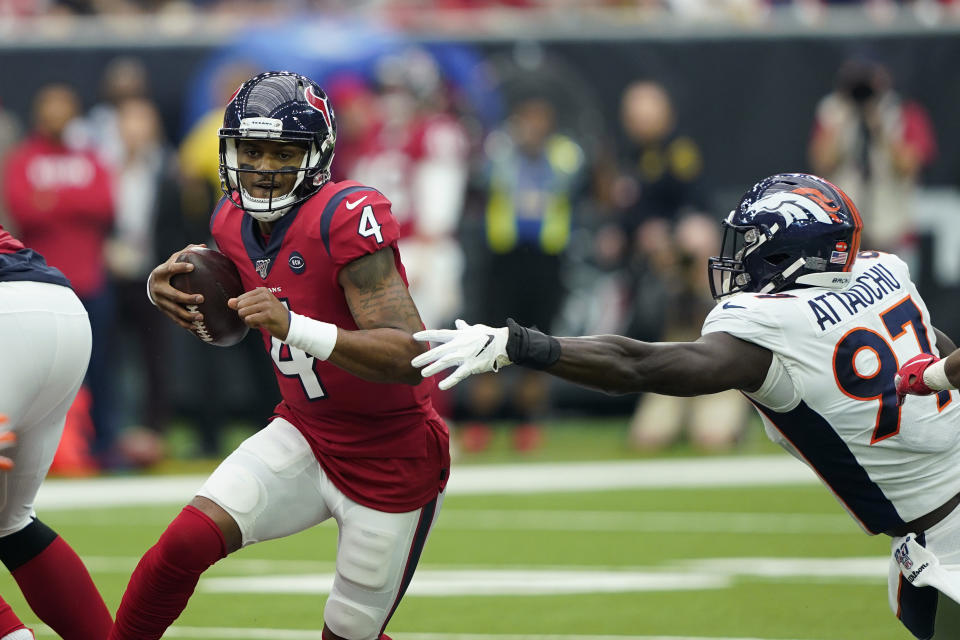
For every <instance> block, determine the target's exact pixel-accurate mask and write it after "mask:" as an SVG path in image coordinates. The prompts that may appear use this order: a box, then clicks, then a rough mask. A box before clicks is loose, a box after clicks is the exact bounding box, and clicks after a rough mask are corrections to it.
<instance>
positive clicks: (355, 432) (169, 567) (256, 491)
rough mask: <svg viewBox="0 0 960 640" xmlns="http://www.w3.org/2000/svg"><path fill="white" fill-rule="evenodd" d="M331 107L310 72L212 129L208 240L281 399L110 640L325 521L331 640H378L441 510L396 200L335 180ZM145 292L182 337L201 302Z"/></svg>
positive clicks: (185, 524)
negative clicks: (257, 337)
mask: <svg viewBox="0 0 960 640" xmlns="http://www.w3.org/2000/svg"><path fill="white" fill-rule="evenodd" d="M335 139H336V123H335V119H334V114H333V110H332V109H331V108H330V104H329V103H328V101H327V98H326V96H325V95H324V93H323V91H322V90H321V89H320V87H319V86H318V85H317V84H316V83H314V82H313V81H311V80H310V79H309V78H306V77H304V76H301V75H297V74H294V73H288V72H269V73H264V74H261V75H258V76H256V77H254V78H252V79H250V80H249V81H247V82H245V83H244V84H243V85H241V87H240V88H239V89H238V90H237V92H236V93H235V95H234V96H233V97H232V98H231V100H230V102H229V104H228V105H227V108H226V113H225V115H224V125H223V128H222V129H221V130H220V140H221V147H220V167H221V174H222V178H223V184H224V192H225V193H226V196H225V197H224V198H223V200H221V202H220V203H219V204H218V205H217V207H216V209H215V211H214V212H213V216H212V218H211V221H210V227H211V230H212V233H213V237H214V238H215V240H216V242H217V245H218V247H219V249H220V251H221V252H223V253H224V254H225V255H227V256H228V257H229V258H230V259H231V260H232V261H233V262H234V263H235V264H236V266H237V268H238V269H239V271H240V276H241V279H242V281H243V283H244V287H245V289H246V293H244V294H243V295H241V296H239V297H238V298H232V299H231V300H230V302H229V304H230V307H231V308H234V309H236V310H237V312H238V313H239V314H240V317H242V318H243V319H244V320H245V322H246V323H247V324H248V325H249V326H251V327H254V328H258V329H260V331H261V333H262V335H263V340H264V347H265V348H266V350H267V351H268V352H269V353H270V355H271V356H272V358H273V363H274V369H275V374H276V376H277V381H278V383H279V386H280V391H281V395H282V402H281V403H280V404H279V405H277V407H276V409H275V411H274V415H273V416H272V418H271V419H270V421H269V423H268V424H267V426H266V427H265V428H264V429H263V430H262V431H260V432H258V433H256V434H255V435H253V436H252V437H250V438H249V439H247V441H245V442H244V443H243V444H241V445H240V447H239V448H238V449H237V450H236V451H234V452H233V453H232V454H230V456H228V457H227V459H226V460H224V462H223V463H222V464H221V465H220V466H219V467H218V468H217V470H216V471H214V473H213V474H212V475H211V476H210V478H209V479H208V480H207V481H206V483H205V484H204V485H203V487H202V488H201V489H200V491H199V492H198V494H197V496H196V497H195V498H194V499H193V500H192V501H191V503H190V504H189V505H188V506H187V507H185V508H184V510H183V511H182V512H181V513H180V515H179V516H178V517H177V518H176V519H175V520H174V521H173V522H172V523H171V524H170V525H169V526H168V527H167V530H166V531H165V532H164V533H163V535H162V536H161V537H160V540H159V541H158V542H157V544H156V545H155V546H154V547H152V548H151V549H150V550H149V551H148V552H147V553H146V555H144V557H143V559H142V560H141V561H140V564H139V565H138V566H137V569H136V571H135V572H134V574H133V576H132V577H131V579H130V583H129V585H128V587H127V590H126V593H125V594H124V596H123V601H122V602H121V604H120V608H119V610H118V612H117V622H116V624H115V626H114V630H113V632H112V633H111V635H110V637H111V638H113V639H115V640H121V639H125V640H134V639H136V640H148V639H150V638H160V637H161V636H162V635H163V632H164V630H165V629H166V628H167V627H168V626H169V625H170V624H171V623H172V622H173V620H175V619H176V618H177V616H178V615H179V614H180V612H181V611H182V610H183V609H184V607H185V606H186V604H187V600H188V598H189V597H190V594H191V593H192V592H193V589H194V586H195V585H196V583H197V581H198V579H199V577H200V574H201V573H202V572H203V571H204V570H206V569H207V568H208V567H209V566H210V565H212V564H213V563H215V562H216V561H217V560H219V559H220V558H222V557H224V556H226V555H227V554H228V553H230V552H232V551H236V550H237V549H239V548H241V547H242V546H245V545H249V544H253V543H255V542H259V541H262V540H269V539H271V538H279V537H283V536H287V535H290V534H293V533H296V532H298V531H302V530H304V529H306V528H308V527H311V526H313V525H315V524H317V523H320V522H323V521H324V520H327V519H328V518H334V519H335V520H336V521H337V524H338V525H339V528H340V539H339V544H338V549H337V559H336V578H335V579H334V585H333V589H332V591H331V593H330V597H329V598H328V599H327V603H326V606H325V609H324V626H323V637H324V638H325V639H326V640H337V639H344V640H375V639H377V638H386V636H385V635H383V632H384V629H385V628H386V625H387V622H388V621H389V619H390V617H391V616H392V615H393V612H394V610H395V609H396V607H397V605H398V603H399V601H400V599H401V597H402V596H403V594H404V592H405V591H406V589H407V586H408V585H409V583H410V580H411V578H412V576H413V571H414V569H415V568H416V565H417V561H418V560H419V557H420V553H421V551H422V549H423V545H424V542H425V541H426V538H427V534H428V533H429V531H430V528H431V526H432V524H433V522H434V520H435V518H436V515H437V513H438V511H439V507H440V503H441V501H442V497H443V489H444V486H445V483H446V480H447V475H448V472H449V466H450V456H449V451H448V444H449V443H448V440H449V436H448V433H447V428H446V426H445V425H444V424H443V422H442V420H440V418H439V417H438V416H437V414H436V412H435V411H434V409H433V407H432V405H431V404H430V400H429V395H430V390H431V389H432V384H430V383H428V384H423V383H421V377H420V374H419V372H418V371H417V370H416V369H414V368H413V367H412V366H411V365H410V364H409V363H410V359H411V357H413V356H415V355H418V354H419V353H421V352H422V351H423V348H422V347H421V346H420V345H419V343H418V342H417V341H415V340H414V339H413V337H412V334H413V333H414V332H416V331H419V330H421V329H422V327H423V323H422V322H421V320H420V315H419V313H418V312H417V308H416V307H415V306H414V303H413V301H412V300H411V298H410V295H409V293H408V291H407V283H406V276H405V273H404V268H403V265H402V264H401V262H400V256H399V254H398V253H397V248H396V244H397V239H398V237H399V226H398V224H397V222H396V220H395V219H394V217H393V215H392V213H391V211H390V202H389V201H388V200H387V199H386V198H385V197H384V196H383V195H381V194H380V193H379V192H377V191H376V190H374V189H372V188H370V187H367V186H364V185H361V184H359V183H356V182H349V181H346V182H339V183H335V182H332V181H330V174H329V167H330V162H331V159H332V157H333V147H334V142H335ZM177 255H178V254H175V255H173V256H171V258H170V259H169V260H168V261H167V262H166V263H164V264H162V265H160V266H158V267H157V268H156V269H154V271H153V273H152V275H151V277H150V279H149V281H148V291H149V293H150V296H151V299H152V300H154V301H155V303H156V304H157V306H158V307H159V308H160V309H161V310H162V311H163V312H164V313H166V314H167V315H168V316H169V317H170V318H171V319H173V320H174V321H175V322H177V323H178V324H180V325H181V326H184V327H188V326H189V324H190V323H191V322H193V321H194V320H196V319H198V316H199V314H195V313H191V312H189V311H188V310H187V309H186V307H185V305H186V304H189V303H192V302H194V301H195V300H196V297H195V296H194V295H189V294H186V293H184V292H181V291H178V290H176V289H174V288H172V287H171V286H170V277H171V275H173V274H175V273H179V272H183V271H187V270H189V269H191V267H190V266H187V265H184V264H182V263H176V257H177Z"/></svg>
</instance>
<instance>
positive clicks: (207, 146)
mask: <svg viewBox="0 0 960 640" xmlns="http://www.w3.org/2000/svg"><path fill="white" fill-rule="evenodd" d="M258 72H259V69H255V68H253V67H252V66H251V65H250V64H247V63H245V62H241V63H236V64H230V65H227V66H225V67H223V68H222V69H221V70H220V71H219V72H218V73H217V77H216V79H215V82H216V85H217V95H218V96H220V100H221V101H220V102H219V103H217V104H215V105H212V106H211V107H210V110H209V111H207V113H206V115H204V116H203V117H202V118H200V120H198V121H197V122H196V123H195V124H194V125H193V126H192V127H191V128H190V131H188V132H187V135H186V136H185V137H184V139H183V142H181V143H180V151H179V153H180V167H181V170H182V171H183V174H184V176H186V177H187V178H189V179H191V180H194V179H202V180H203V181H204V182H205V183H206V184H208V185H209V187H210V189H211V191H212V192H213V193H216V194H218V195H217V198H219V197H220V196H219V194H220V138H219V137H218V134H219V131H220V127H221V126H223V109H224V107H226V105H227V102H228V101H229V100H230V98H231V97H232V96H233V94H234V93H235V92H236V90H237V89H238V88H239V87H240V85H241V84H243V83H244V82H245V81H246V80H248V79H250V77H251V76H254V75H256V74H257V73H258ZM206 213H209V211H207V212H206Z"/></svg>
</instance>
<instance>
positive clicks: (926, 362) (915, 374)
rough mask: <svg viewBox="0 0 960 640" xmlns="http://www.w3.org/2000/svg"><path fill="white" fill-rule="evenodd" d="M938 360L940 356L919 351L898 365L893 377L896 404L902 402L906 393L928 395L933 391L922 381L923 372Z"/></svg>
mask: <svg viewBox="0 0 960 640" xmlns="http://www.w3.org/2000/svg"><path fill="white" fill-rule="evenodd" d="M938 360H940V358H938V357H936V356H933V355H930V354H929V353H921V354H920V355H918V356H913V357H912V358H910V359H909V360H907V361H906V362H905V363H903V366H902V367H900V369H899V370H898V371H897V375H895V376H894V378H893V381H894V384H895V385H896V387H897V404H898V405H900V404H903V400H904V398H905V397H906V396H907V395H914V396H928V395H930V394H932V393H935V391H934V390H933V389H931V388H930V387H928V386H927V383H926V382H924V381H923V372H924V371H926V370H927V367H929V366H930V365H932V364H933V363H935V362H937V361H938Z"/></svg>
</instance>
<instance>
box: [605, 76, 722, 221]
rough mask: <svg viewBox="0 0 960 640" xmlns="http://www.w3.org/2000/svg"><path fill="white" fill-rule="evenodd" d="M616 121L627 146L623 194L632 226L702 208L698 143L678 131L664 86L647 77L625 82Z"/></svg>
mask: <svg viewBox="0 0 960 640" xmlns="http://www.w3.org/2000/svg"><path fill="white" fill-rule="evenodd" d="M620 119H621V124H622V125H623V130H624V132H625V133H626V134H627V141H628V144H629V147H628V149H627V157H626V174H627V177H628V182H627V183H626V184H625V185H624V186H623V187H622V190H623V192H624V193H623V195H622V197H623V199H624V200H625V205H626V209H627V216H628V221H629V222H630V224H631V226H633V227H639V226H641V225H642V224H643V223H644V222H646V221H647V220H649V219H651V218H664V219H666V220H669V221H674V220H676V219H677V218H678V217H679V216H680V215H682V214H683V213H689V212H691V211H703V210H704V209H705V207H704V198H703V193H702V190H701V188H700V183H699V180H700V176H701V174H702V172H703V158H702V155H701V153H700V147H699V146H698V145H697V143H696V142H695V141H694V140H693V139H692V138H691V137H690V136H688V135H686V134H684V133H683V132H682V131H680V130H679V129H678V127H677V122H676V113H675V112H674V108H673V103H672V102H671V100H670V96H669V95H668V94H667V91H666V89H664V88H663V86H661V85H660V84H658V83H656V82H651V81H638V82H634V83H633V84H631V85H629V86H628V87H627V88H626V90H624V92H623V97H622V99H621V105H620Z"/></svg>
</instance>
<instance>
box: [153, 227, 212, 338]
mask: <svg viewBox="0 0 960 640" xmlns="http://www.w3.org/2000/svg"><path fill="white" fill-rule="evenodd" d="M206 246H207V245H205V244H190V245H187V246H186V247H184V248H183V249H181V250H180V251H176V252H174V253H173V255H171V256H170V257H169V258H167V261H166V262H164V263H163V264H160V265H157V266H156V267H155V268H154V269H153V271H151V272H150V275H149V276H148V277H147V297H148V298H150V302H152V303H153V304H154V306H156V307H157V308H158V309H160V311H162V312H163V313H164V314H165V315H166V316H167V317H168V318H170V319H171V320H173V321H174V322H176V323H177V324H178V325H180V326H181V327H183V328H184V329H187V330H189V329H190V325H191V323H193V322H196V321H199V320H203V315H202V314H200V313H197V312H192V311H188V310H187V305H190V304H200V303H201V302H203V296H201V295H195V294H190V293H184V292H183V291H180V290H179V289H174V288H173V286H172V285H171V284H170V278H172V277H173V276H174V275H176V274H178V273H186V272H188V271H193V265H192V264H190V263H189V262H177V258H178V257H179V256H180V254H181V253H183V252H184V251H187V250H189V249H192V248H194V247H206Z"/></svg>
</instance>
